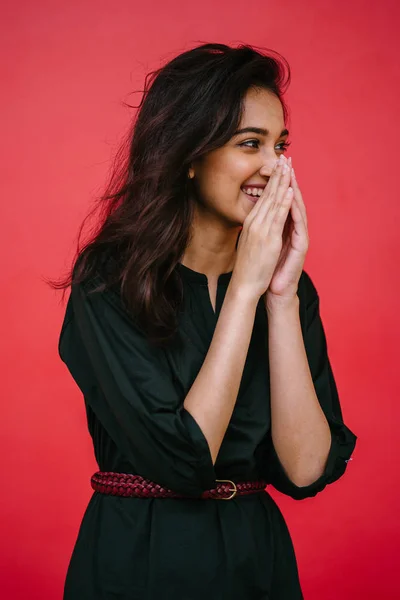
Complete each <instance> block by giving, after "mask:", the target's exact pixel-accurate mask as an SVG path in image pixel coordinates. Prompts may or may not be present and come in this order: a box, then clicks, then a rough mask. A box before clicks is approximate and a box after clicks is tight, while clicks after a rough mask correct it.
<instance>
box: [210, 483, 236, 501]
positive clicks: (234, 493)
mask: <svg viewBox="0 0 400 600" xmlns="http://www.w3.org/2000/svg"><path fill="white" fill-rule="evenodd" d="M215 481H220V482H225V483H231V484H232V485H233V488H234V489H233V490H229V491H230V492H233V494H232V495H231V496H229V498H215V500H231V499H232V498H233V497H234V496H236V492H237V487H236V484H235V482H234V481H231V480H230V479H216V480H215Z"/></svg>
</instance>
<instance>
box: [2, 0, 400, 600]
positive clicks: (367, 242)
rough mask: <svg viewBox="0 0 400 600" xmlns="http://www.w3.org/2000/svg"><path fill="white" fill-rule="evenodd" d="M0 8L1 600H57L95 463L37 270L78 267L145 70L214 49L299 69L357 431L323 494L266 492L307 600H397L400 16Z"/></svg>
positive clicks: (313, 238) (300, 120)
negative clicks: (87, 224)
mask: <svg viewBox="0 0 400 600" xmlns="http://www.w3.org/2000/svg"><path fill="white" fill-rule="evenodd" d="M3 9H4V7H3ZM2 13H3V15H2V23H1V29H2V31H1V36H0V44H1V46H2V50H3V52H2V57H3V61H4V62H3V69H2V71H3V75H4V77H3V79H5V82H6V87H5V89H3V93H2V94H1V96H0V102H1V116H2V117H3V119H4V123H3V125H2V132H3V133H2V138H3V140H2V141H3V142H5V143H3V144H2V147H3V149H2V152H1V155H2V156H1V161H2V166H3V167H5V168H3V169H2V171H3V173H2V177H1V181H2V184H3V185H4V188H3V194H2V203H1V211H2V217H1V224H2V236H1V237H2V243H3V250H2V256H3V261H2V264H3V268H2V269H3V277H2V280H3V293H2V294H1V297H0V302H1V306H0V309H1V315H2V317H3V332H4V333H3V335H2V355H1V357H2V361H1V364H2V368H3V369H4V371H3V375H2V381H3V385H2V390H1V396H2V401H3V403H4V408H5V410H3V414H2V419H1V429H2V431H1V436H0V444H1V448H0V454H1V457H2V460H3V468H2V474H3V477H4V478H5V482H4V483H3V482H2V484H1V488H2V493H1V494H0V502H1V527H2V536H1V539H2V549H1V556H0V564H1V565H2V567H1V570H0V573H1V581H0V590H1V592H0V593H1V595H2V597H3V598H7V600H9V599H10V600H11V599H22V598H23V599H26V598H29V599H30V600H33V599H36V598H38V599H40V600H47V599H48V600H55V599H59V598H61V597H62V586H63V582H64V577H65V572H66V569H67V565H68V562H69V559H70V555H71V552H72V548H73V544H74V542H75V539H76V535H77V532H78V528H79V525H80V522H81V519H82V516H83V512H84V510H85V508H86V505H87V502H88V500H89V498H90V496H91V493H92V490H91V488H90V483H89V478H90V475H91V474H92V473H93V471H94V470H95V469H96V464H95V461H94V457H93V452H92V445H91V440H90V438H89V434H88V432H87V429H86V420H85V413H84V404H83V398H82V396H81V393H80V391H79V390H78V388H77V387H76V385H75V383H74V381H73V380H72V379H71V377H70V375H69V373H68V372H67V370H66V368H65V366H64V365H63V363H61V361H60V360H59V358H58V354H57V343H58V335H59V330H60V326H61V321H62V318H63V314H64V306H63V305H62V304H59V301H58V299H59V297H60V295H59V294H58V293H56V292H53V291H52V290H50V288H49V287H47V286H46V285H45V284H44V283H43V281H42V277H43V276H48V277H55V276H58V275H59V274H60V273H61V271H62V270H63V269H64V268H65V267H66V266H68V265H69V261H70V259H71V258H72V253H73V250H74V244H75V237H76V234H77V229H78V226H79V225H80V223H81V221H82V219H83V217H84V216H85V214H86V213H87V210H88V208H89V206H90V205H91V201H92V199H93V198H94V196H95V195H97V194H98V193H99V192H100V191H101V189H102V186H103V184H104V182H105V179H106V175H107V171H108V169H109V167H110V159H111V157H112V155H113V153H114V151H115V150H116V147H117V144H118V140H119V139H120V138H121V136H122V134H123V133H124V132H125V130H126V128H127V126H128V123H129V121H130V119H131V116H132V114H133V111H132V110H129V109H126V108H124V107H123V106H122V101H127V102H130V103H132V104H138V103H139V100H140V95H139V94H134V95H132V96H129V93H130V92H131V91H132V90H137V89H141V88H142V87H143V81H144V76H145V74H146V73H147V72H148V71H149V70H150V69H153V68H156V67H158V66H160V65H161V64H162V63H164V62H165V61H167V60H169V59H171V58H172V57H173V56H175V55H176V54H177V53H180V52H182V51H184V50H187V49H189V48H191V47H193V46H195V45H198V44H200V43H203V42H211V41H217V42H224V43H229V44H235V45H236V44H237V43H239V42H246V43H250V44H254V45H256V46H261V47H264V48H273V49H275V50H277V51H279V52H280V53H282V54H283V55H284V56H285V57H286V58H287V59H288V61H289V63H290V65H291V68H292V84H291V86H290V88H289V91H288V94H287V100H288V102H289V105H290V108H291V123H290V130H291V134H292V136H291V138H292V142H293V145H292V146H291V148H290V151H289V153H288V155H289V156H292V157H293V165H294V166H295V167H296V172H297V174H298V180H299V183H300V186H301V188H302V191H303V196H304V199H305V203H306V206H307V208H308V216H309V231H310V250H309V253H308V256H307V261H306V265H305V268H306V270H308V272H309V273H310V274H311V275H312V277H313V279H314V282H315V283H316V285H317V288H318V290H319V293H320V296H321V312H322V316H323V320H324V324H325V328H326V333H327V338H328V344H329V351H330V357H331V361H332V364H333V368H334V372H335V375H336V379H337V384H338V388H339V393H340V398H341V403H342V409H343V413H344V417H345V421H346V423H347V424H348V426H349V427H350V428H351V429H353V430H354V432H355V433H356V434H357V435H358V436H359V440H358V445H357V448H356V450H355V453H354V455H353V456H354V459H353V460H352V461H351V462H350V463H349V465H348V469H347V472H346V474H345V475H344V476H343V478H342V479H341V480H339V481H338V482H337V483H335V484H334V485H332V486H328V488H326V489H325V491H324V492H323V493H322V494H319V495H318V496H316V497H315V498H310V499H306V500H304V501H301V502H296V501H294V500H292V499H291V498H288V497H286V496H283V495H282V494H280V493H279V492H277V491H276V490H273V489H272V488H271V494H272V495H273V497H274V498H275V500H276V501H277V502H278V504H279V506H280V507H281V509H282V511H283V513H284V515H285V518H286V520H287V523H288V526H289V529H290V531H291V533H292V536H293V541H294V544H295V548H296V553H297V558H298V563H299V570H300V577H301V582H302V586H303V589H304V594H305V597H306V598H307V600H317V599H318V600H320V599H321V598H323V599H324V600H338V598H340V600H347V599H349V600H350V599H351V600H353V599H354V598H360V599H361V598H362V599H363V600H366V599H374V600H375V599H376V598H379V599H381V598H382V599H383V598H384V599H385V600H389V599H394V598H398V597H399V594H400V591H399V586H398V584H397V580H398V572H397V571H396V568H397V569H398V567H399V566H400V565H396V564H395V562H396V561H397V560H398V559H397V556H398V554H399V553H398V544H399V519H398V516H397V515H398V512H397V509H398V500H397V492H398V491H399V478H398V475H397V473H398V446H396V447H395V444H394V439H395V437H394V436H395V433H397V429H398V427H397V419H398V417H399V410H398V403H397V402H396V403H395V400H397V398H395V387H397V389H398V385H397V386H396V377H395V373H396V368H397V365H396V363H397V362H398V358H399V351H398V346H399V330H400V327H399V317H398V302H399V277H398V263H399V225H398V224H399V218H400V210H399V191H398V178H397V174H398V171H399V169H398V166H397V165H396V164H395V163H396V162H397V155H396V154H397V153H396V146H397V140H398V134H399V119H398V110H399V104H400V103H399V68H398V65H399V60H400V56H399V54H400V48H399V41H398V40H399V37H398V31H399V14H400V13H399V7H398V3H397V2H396V1H395V0H393V1H388V0H384V1H381V2H379V3H377V2H373V1H372V0H370V1H369V2H368V1H367V0H366V1H363V2H362V1H360V0H357V1H355V0H353V1H352V2H351V3H347V2H344V1H340V2H338V1H336V2H334V1H331V0H329V1H328V0H325V1H324V2H323V3H321V2H319V1H318V0H308V2H306V3H304V2H296V1H295V0H287V1H286V2H268V1H265V0H253V1H252V2H247V3H243V2H242V1H240V2H238V1H236V0H229V1H228V0H224V1H220V2H218V3H217V4H215V3H214V2H213V1H212V0H203V1H202V2H201V6H200V5H195V4H191V3H187V2H186V1H182V0H175V2H174V3H173V5H172V3H171V5H170V6H168V3H167V4H166V3H164V2H162V1H161V0H154V1H153V2H151V3H150V4H149V3H144V4H142V3H137V2H136V3H135V2H132V0H130V1H128V0H119V2H117V3H111V2H105V1H104V0H96V1H95V0H86V1H85V2H82V0H80V1H79V2H78V1H77V0H72V1H69V2H46V1H44V0H37V1H36V2H28V1H27V0H21V1H20V2H19V3H12V4H11V5H8V7H7V9H4V10H3V11H2ZM397 389H396V391H397ZM396 455H397V456H396ZM396 588H397V589H396Z"/></svg>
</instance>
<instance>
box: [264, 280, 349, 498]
mask: <svg viewBox="0 0 400 600" xmlns="http://www.w3.org/2000/svg"><path fill="white" fill-rule="evenodd" d="M298 295H299V298H300V309H299V310H300V320H301V326H302V332H303V339H304V346H305V350H306V354H307V358H308V364H309V367H310V372H311V376H312V380H313V383H314V388H315V392H316V395H317V397H318V400H319V402H320V405H321V408H322V410H323V412H324V414H325V417H326V419H327V421H328V424H329V427H330V430H331V447H330V451H329V454H328V458H327V462H326V465H325V469H324V472H323V473H322V475H321V476H320V477H319V478H318V479H317V480H316V481H314V482H313V483H312V484H310V485H307V486H301V487H299V486H297V485H295V484H294V483H293V482H292V481H291V479H289V477H288V476H287V475H286V472H285V471H284V469H283V467H282V464H281V462H280V460H279V457H278V455H277V453H276V451H275V448H274V445H273V443H272V439H271V436H269V444H268V450H267V465H268V467H267V469H268V478H269V481H270V482H271V483H272V485H273V486H274V487H275V488H276V489H277V490H279V491H281V492H282V493H284V494H286V495H288V496H291V497H292V498H294V499H295V500H302V499H303V498H308V497H311V496H315V495H316V494H317V493H318V492H320V491H322V490H323V489H324V488H325V487H326V485H327V484H329V483H333V482H334V481H336V480H337V479H339V478H340V477H341V476H342V475H343V474H344V472H345V470H346V467H347V464H348V461H349V460H352V459H351V455H352V453H353V450H354V448H355V445H356V440H357V436H356V435H355V434H354V433H353V432H352V431H351V430H350V429H349V428H348V427H347V426H346V425H345V424H344V422H343V415H342V410H341V406H340V402H339V396H338V390H337V386H336V382H335V378H334V375H333V372H332V367H331V363H330V360H329V356H328V349H327V341H326V336H325V331H324V327H323V323H322V320H321V315H320V302H319V296H318V293H317V290H316V288H315V286H314V284H313V282H312V280H311V278H310V276H309V275H308V274H307V273H306V272H305V271H303V272H302V276H301V278H300V281H299V288H298Z"/></svg>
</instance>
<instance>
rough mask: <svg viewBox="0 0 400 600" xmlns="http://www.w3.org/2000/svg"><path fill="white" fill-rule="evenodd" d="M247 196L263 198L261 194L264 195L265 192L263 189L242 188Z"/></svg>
mask: <svg viewBox="0 0 400 600" xmlns="http://www.w3.org/2000/svg"><path fill="white" fill-rule="evenodd" d="M240 189H241V190H242V191H243V192H244V193H245V194H248V195H249V196H261V194H262V193H263V191H264V190H262V189H261V188H245V187H242V188H240Z"/></svg>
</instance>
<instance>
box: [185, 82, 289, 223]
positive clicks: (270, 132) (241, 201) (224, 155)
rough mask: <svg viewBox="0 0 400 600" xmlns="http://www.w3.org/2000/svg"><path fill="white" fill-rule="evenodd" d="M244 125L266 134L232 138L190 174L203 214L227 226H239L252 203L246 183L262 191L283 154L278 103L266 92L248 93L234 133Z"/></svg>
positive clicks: (284, 134)
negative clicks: (215, 218)
mask: <svg viewBox="0 0 400 600" xmlns="http://www.w3.org/2000/svg"><path fill="white" fill-rule="evenodd" d="M245 127H251V128H260V129H265V130H266V131H267V133H266V134H262V133H256V132H251V131H248V132H246V133H239V134H236V135H234V136H233V137H232V138H231V139H230V140H229V142H227V143H226V144H225V145H224V146H222V147H221V148H217V150H213V151H212V152H209V153H208V154H207V155H205V156H203V157H202V158H201V159H199V160H198V161H196V162H195V163H194V164H193V165H192V167H191V169H190V170H189V175H190V177H191V178H192V181H193V184H194V186H195V189H196V194H197V197H198V200H199V204H198V209H199V210H200V212H201V214H202V216H203V217H205V216H206V215H205V213H209V216H214V217H217V219H218V220H221V219H222V220H224V221H225V222H226V224H228V225H230V226H232V225H233V226H239V225H241V224H242V223H243V221H244V219H245V218H246V216H247V215H248V213H249V212H250V211H251V209H252V208H253V207H254V206H255V202H256V201H257V197H253V196H251V197H249V195H247V194H246V193H245V192H244V191H243V189H242V188H243V187H246V186H249V187H251V184H256V185H262V186H263V187H265V186H266V184H267V183H268V180H269V178H270V176H271V172H272V169H273V167H274V165H275V162H276V160H277V158H278V157H279V156H280V154H282V152H283V151H284V150H285V147H286V145H285V142H286V140H287V137H288V132H286V133H285V131H286V130H285V125H284V119H283V109H282V104H281V102H280V100H279V99H278V98H277V97H276V96H275V95H274V94H272V93H271V92H269V91H268V90H265V89H260V88H258V89H250V90H249V91H248V92H247V94H246V96H245V103H244V113H243V118H242V121H241V123H240V126H239V128H238V130H240V129H242V128H245ZM252 199H253V200H252Z"/></svg>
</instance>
